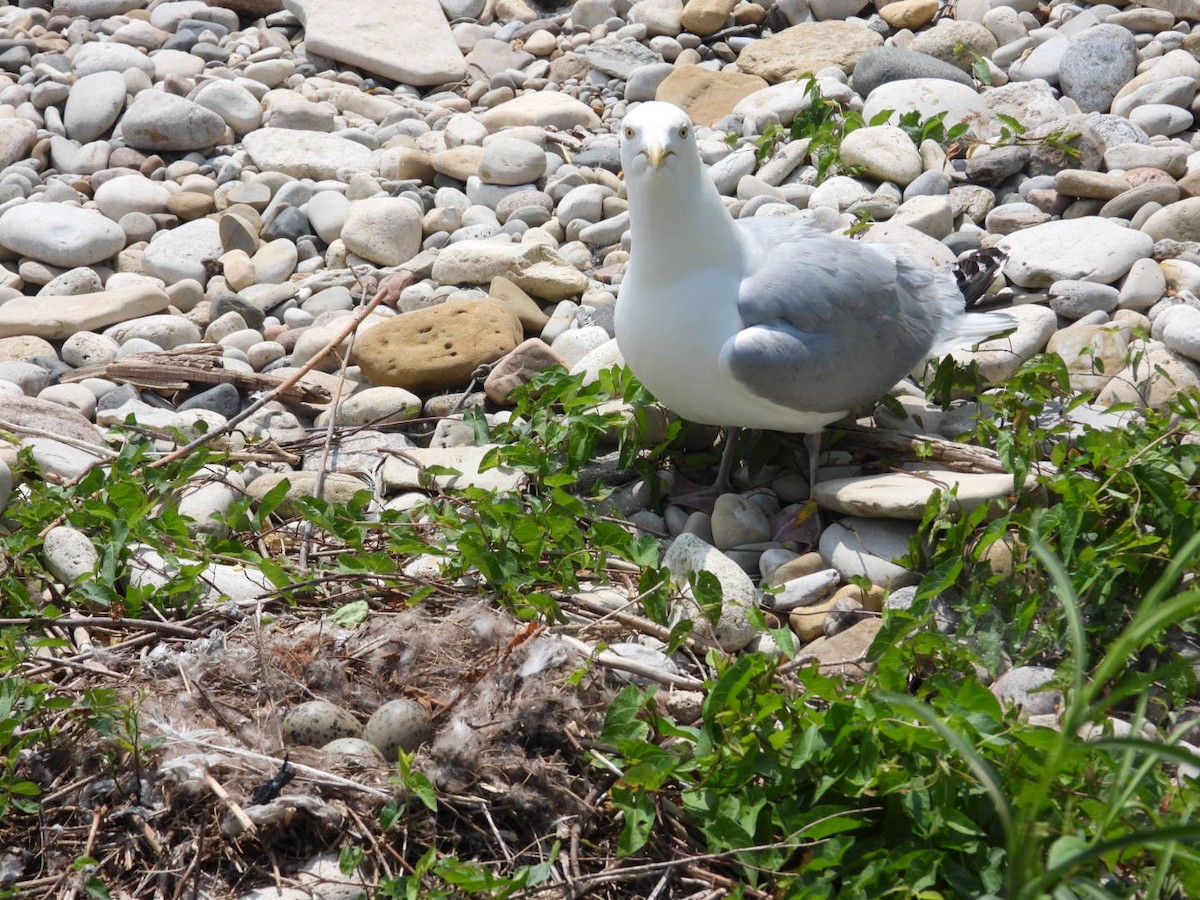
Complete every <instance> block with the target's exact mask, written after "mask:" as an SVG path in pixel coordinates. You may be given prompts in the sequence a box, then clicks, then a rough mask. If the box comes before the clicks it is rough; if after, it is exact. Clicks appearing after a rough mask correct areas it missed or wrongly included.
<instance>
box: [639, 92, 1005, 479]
mask: <svg viewBox="0 0 1200 900" xmlns="http://www.w3.org/2000/svg"><path fill="white" fill-rule="evenodd" d="M621 135H622V140H621V164H622V167H623V168H624V174H625V184H626V187H627V189H628V194H629V226H630V230H631V239H632V247H631V251H630V259H629V266H628V269H627V270H626V273H625V277H624V279H623V280H622V282H621V286H620V291H619V294H618V298H617V308H616V322H615V324H616V338H617V346H618V347H619V348H620V350H621V354H622V355H623V356H624V358H625V362H626V363H627V364H628V365H629V367H630V369H632V370H633V373H634V374H635V375H636V376H637V377H638V379H639V380H640V381H641V382H642V384H643V385H645V387H646V388H647V389H648V390H649V391H650V393H652V394H653V395H654V396H655V397H656V398H657V399H658V400H659V402H661V403H662V404H663V405H665V406H666V407H668V408H669V409H671V410H672V411H673V412H675V413H676V414H678V415H679V416H681V417H683V418H684V419H687V420H689V421H692V422H698V423H701V424H706V425H716V426H720V427H723V428H726V429H737V428H758V429H767V430H772V431H786V432H794V433H802V434H804V436H805V445H806V447H807V448H808V452H809V478H810V482H811V484H813V485H815V483H816V468H817V454H818V451H819V449H820V433H821V430H822V429H823V428H824V427H825V426H826V425H829V424H831V423H833V422H836V421H837V420H838V419H841V418H843V417H844V416H845V415H847V413H849V412H850V410H851V409H852V408H854V407H855V406H857V405H859V404H861V403H864V402H868V401H874V400H878V399H879V398H880V397H882V396H883V395H884V394H886V393H887V392H888V391H889V390H890V389H891V388H892V387H894V386H895V385H896V383H897V382H899V381H900V380H901V379H902V378H904V377H905V376H906V375H907V374H908V373H909V372H911V371H912V370H913V368H914V367H915V366H917V365H918V364H919V363H920V362H922V361H923V360H925V359H927V358H929V357H931V356H937V355H940V354H943V353H946V352H949V351H950V350H953V349H956V348H958V347H963V346H968V345H971V344H975V343H978V342H980V341H982V340H984V339H986V338H989V337H992V336H993V335H996V334H997V333H1000V332H1003V331H1008V330H1011V329H1012V328H1013V327H1015V325H1016V323H1015V322H1014V321H1013V319H1012V318H1011V317H1009V316H1006V315H1003V314H999V313H967V311H966V301H965V299H964V296H963V293H962V292H961V291H960V289H959V286H958V283H957V282H956V280H955V277H954V275H953V274H951V273H950V272H946V271H939V270H936V269H934V268H932V267H931V266H929V265H927V264H925V263H924V262H922V261H920V260H918V259H915V258H913V257H911V256H909V255H907V254H905V253H904V252H903V251H901V250H899V249H898V248H896V247H894V246H891V245H888V244H881V243H864V242H861V241H856V240H851V239H849V238H845V237H839V236H835V235H831V234H827V233H825V232H822V231H818V230H816V229H814V228H812V227H810V226H808V225H805V224H804V223H803V222H801V221H799V220H798V219H796V218H794V217H786V216H784V217H776V216H770V217H752V218H747V219H737V220H735V219H733V218H732V217H731V216H730V214H729V212H728V210H727V209H726V208H725V204H724V202H723V201H722V200H721V196H720V194H718V192H717V189H716V187H715V186H714V184H713V182H712V180H711V179H710V178H709V177H708V175H707V173H706V172H705V170H704V165H703V163H702V162H701V160H700V153H699V150H698V149H697V147H696V137H695V134H694V132H693V128H692V123H691V120H690V119H689V118H688V117H687V115H686V114H685V113H684V112H683V111H682V110H680V109H679V108H677V107H675V106H673V105H671V104H669V103H661V102H648V103H643V104H641V105H640V106H638V107H637V108H636V109H635V110H633V111H632V112H631V113H629V115H627V116H625V119H624V121H623V123H622V130H621ZM985 281H990V273H988V277H987V278H986V279H985ZM734 443H735V442H734V441H733V439H732V436H730V437H729V438H727V443H726V452H725V454H724V456H723V458H722V462H721V469H720V474H719V475H718V478H717V487H718V489H721V490H723V489H725V487H726V486H727V485H728V478H729V471H730V467H731V465H732V462H733V451H732V448H733V444H734Z"/></svg>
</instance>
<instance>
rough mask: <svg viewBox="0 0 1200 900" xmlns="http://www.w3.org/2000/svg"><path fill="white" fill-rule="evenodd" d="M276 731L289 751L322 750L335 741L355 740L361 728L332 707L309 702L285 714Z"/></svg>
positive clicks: (354, 721) (356, 721)
mask: <svg viewBox="0 0 1200 900" xmlns="http://www.w3.org/2000/svg"><path fill="white" fill-rule="evenodd" d="M280 731H281V732H282V733H283V743H284V744H286V745H287V746H289V747H323V746H324V745H325V744H328V743H329V742H330V741H333V740H337V739H338V738H344V737H358V736H359V734H360V733H361V732H362V726H360V725H359V724H358V720H357V719H356V718H354V716H352V715H351V714H350V713H349V712H347V711H346V710H344V709H342V708H341V707H340V706H338V705H337V704H335V703H330V702H329V701H328V700H309V701H308V702H307V703H301V704H300V705H299V706H294V707H292V708H291V709H290V710H288V714H287V715H286V716H284V717H283V723H282V724H281V726H280Z"/></svg>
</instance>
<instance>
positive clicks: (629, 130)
mask: <svg viewBox="0 0 1200 900" xmlns="http://www.w3.org/2000/svg"><path fill="white" fill-rule="evenodd" d="M625 137H626V138H628V139H629V140H633V126H632V125H626V126H625Z"/></svg>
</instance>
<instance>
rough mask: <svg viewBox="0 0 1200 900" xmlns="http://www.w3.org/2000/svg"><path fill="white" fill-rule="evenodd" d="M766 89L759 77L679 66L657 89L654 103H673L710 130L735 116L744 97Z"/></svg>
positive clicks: (698, 123) (698, 67) (765, 83)
mask: <svg viewBox="0 0 1200 900" xmlns="http://www.w3.org/2000/svg"><path fill="white" fill-rule="evenodd" d="M766 86H767V82H766V81H764V80H763V79H761V78H759V77H758V76H757V75H746V74H745V73H742V72H714V71H712V70H711V69H702V68H700V66H676V67H675V69H674V71H672V72H671V74H670V75H668V76H667V77H666V78H665V79H663V81H662V83H661V84H660V85H659V86H658V90H657V91H655V93H654V99H655V100H662V101H664V102H666V103H674V104H675V105H676V106H678V107H679V108H680V109H682V110H683V111H684V112H686V113H687V114H688V115H689V116H690V117H691V119H692V121H693V122H695V123H696V124H697V125H705V126H708V125H712V123H713V122H715V121H717V119H720V118H721V117H723V116H727V115H729V114H730V113H731V112H733V108H734V107H735V106H737V104H738V101H739V100H741V99H742V98H743V97H747V96H749V95H750V94H753V93H754V92H755V91H759V90H762V89H763V88H765V87H766Z"/></svg>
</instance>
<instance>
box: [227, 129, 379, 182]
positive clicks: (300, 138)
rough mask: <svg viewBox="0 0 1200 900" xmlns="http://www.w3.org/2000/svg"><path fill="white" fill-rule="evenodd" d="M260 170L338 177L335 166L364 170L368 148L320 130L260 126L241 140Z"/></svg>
mask: <svg viewBox="0 0 1200 900" xmlns="http://www.w3.org/2000/svg"><path fill="white" fill-rule="evenodd" d="M242 146H244V147H245V148H246V152H247V153H249V154H250V158H251V159H252V160H254V164H255V165H256V166H258V167H259V169H261V170H262V171H264V172H282V173H283V174H284V175H291V176H292V177H293V178H312V179H314V180H316V181H321V180H324V179H333V178H337V177H338V170H339V169H367V168H369V167H370V162H371V151H370V150H369V149H367V148H366V147H364V146H363V145H362V144H359V143H357V142H356V141H351V140H347V139H346V138H343V137H338V136H337V135H336V134H326V133H325V132H322V131H296V130H294V129H291V128H260V129H258V130H257V131H252V132H250V133H249V134H248V135H246V137H245V139H244V140H243V142H242Z"/></svg>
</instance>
